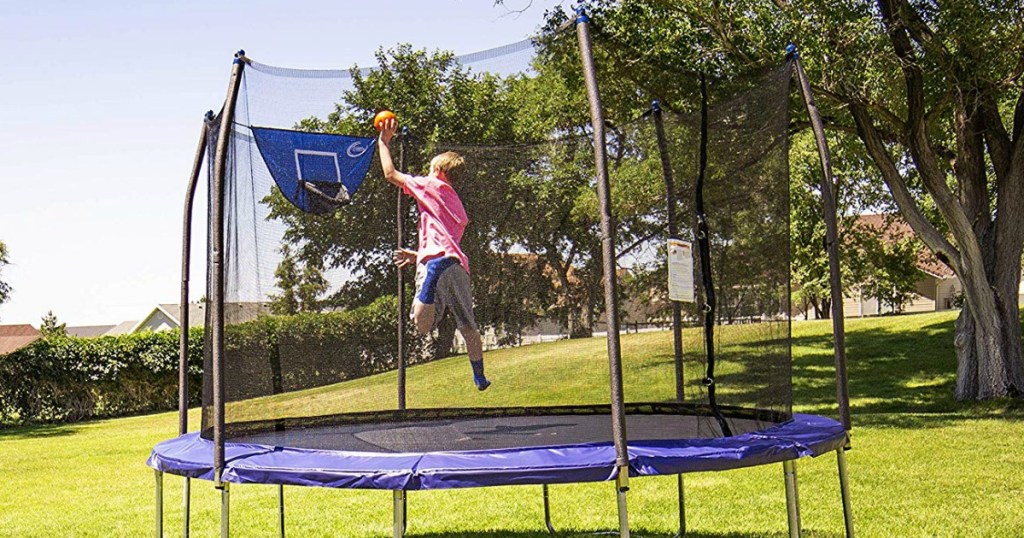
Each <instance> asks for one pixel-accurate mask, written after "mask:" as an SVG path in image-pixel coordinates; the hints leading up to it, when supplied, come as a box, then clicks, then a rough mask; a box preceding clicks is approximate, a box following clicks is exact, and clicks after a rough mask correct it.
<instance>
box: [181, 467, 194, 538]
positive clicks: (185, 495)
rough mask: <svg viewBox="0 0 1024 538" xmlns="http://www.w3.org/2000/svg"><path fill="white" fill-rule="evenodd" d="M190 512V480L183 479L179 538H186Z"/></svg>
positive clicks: (187, 478)
mask: <svg viewBox="0 0 1024 538" xmlns="http://www.w3.org/2000/svg"><path fill="white" fill-rule="evenodd" d="M191 511H192V479H191V478H189V477H187V476H186V477H185V483H184V485H183V486H182V489H181V537H182V538H188V534H189V529H188V528H189V520H190V519H191V515H190V514H191Z"/></svg>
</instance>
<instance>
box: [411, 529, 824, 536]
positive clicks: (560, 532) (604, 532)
mask: <svg viewBox="0 0 1024 538" xmlns="http://www.w3.org/2000/svg"><path fill="white" fill-rule="evenodd" d="M555 530H556V531H557V534H556V535H555V536H559V537H565V538H584V537H590V538H592V537H594V536H618V534H619V533H618V531H617V530H616V531H612V529H589V530H565V529H561V528H557V527H556V529H555ZM803 532H804V534H805V535H807V536H817V537H820V538H833V537H839V536H842V534H841V533H838V532H826V531H821V530H814V529H807V528H804V529H803ZM630 535H631V536H633V537H634V538H666V537H670V536H675V533H674V532H670V533H666V532H660V531H651V530H648V529H644V528H643V527H639V528H630ZM407 536H409V537H410V538H477V537H480V536H487V537H491V538H551V536H552V535H551V534H548V532H547V531H536V532H522V531H519V532H516V531H472V532H458V531H453V532H430V533H425V534H419V533H417V532H415V530H412V529H410V531H409V534H407ZM686 536H687V538H785V537H787V536H789V533H788V532H784V531H775V532H758V533H752V532H724V533H716V532H693V531H687V533H686Z"/></svg>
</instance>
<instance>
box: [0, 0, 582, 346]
mask: <svg viewBox="0 0 1024 538" xmlns="http://www.w3.org/2000/svg"><path fill="white" fill-rule="evenodd" d="M554 7H561V8H563V9H565V10H569V9H570V7H571V4H570V3H569V2H568V1H560V0H533V1H532V2H531V1H530V0H506V2H505V6H494V5H493V2H491V1H490V0H475V1H470V0H461V1H459V0H431V1H429V2H428V1H425V0H415V1H414V0H405V1H398V0H375V1H373V2H347V1H337V0H334V1H328V0H322V1H298V0H292V1H264V0H249V1H247V2H230V1H225V0H186V1H175V2H167V1H150V0H122V1H120V2H114V1H108V0H94V1H90V2H81V1H68V0H60V1H40V2H0V69H2V71H0V241H3V242H4V243H6V245H7V247H8V251H9V258H10V262H11V265H8V266H5V267H3V268H0V279H2V280H3V281H5V282H7V283H8V284H10V285H11V286H12V287H13V289H14V291H13V294H12V296H11V299H10V300H9V301H8V302H7V303H4V304H3V305H0V323H2V324H12V323H30V324H32V325H34V326H37V327H38V325H39V322H40V318H41V317H42V316H43V315H45V314H46V313H47V312H48V311H51V310H52V311H53V313H54V314H55V315H56V316H57V318H58V319H59V320H60V321H61V322H64V323H67V324H68V325H69V326H76V325H113V324H116V323H120V322H122V321H127V320H139V319H141V318H143V317H144V316H146V315H147V314H149V312H150V311H151V310H152V309H153V308H154V307H155V306H156V305H157V304H158V303H177V302H178V299H179V294H180V291H179V290H180V280H181V219H182V210H183V207H184V198H185V189H186V186H187V182H188V175H189V172H190V170H191V166H192V160H193V158H194V155H195V150H196V145H197V143H198V137H199V132H200V128H201V120H202V116H203V114H204V113H205V112H206V111H207V110H211V109H212V110H215V111H216V110H218V109H219V108H220V106H221V104H222V103H223V100H224V96H225V93H226V90H227V82H228V77H229V74H230V67H231V60H232V55H233V53H234V52H235V51H236V50H238V49H244V50H245V51H246V54H247V56H249V57H250V58H253V59H255V60H256V61H259V62H261V63H264V64H270V65H279V66H287V67H297V68H320V69H345V68H348V67H350V66H352V65H353V64H359V65H361V66H362V65H373V63H374V62H373V53H374V51H375V50H377V49H378V48H379V47H381V46H383V47H391V46H393V45H395V44H398V43H411V44H413V45H414V46H415V47H417V48H426V49H444V50H451V51H454V52H456V53H458V54H463V53H469V52H475V51H478V50H484V49H489V48H492V47H496V46H500V45H503V44H506V43H510V42H514V41H518V40H520V39H523V38H526V37H528V36H530V35H532V34H533V33H534V32H535V31H536V30H537V29H538V28H539V26H540V25H541V23H542V20H543V15H544V12H545V10H547V9H550V8H554ZM522 8H527V9H525V11H524V12H522V13H516V12H515V11H516V10H519V9H522ZM198 196H200V197H205V192H204V191H201V192H199V193H198ZM203 199H205V198H197V200H203ZM204 205H205V204H204V203H203V202H197V207H198V208H202V207H203V206H204ZM197 217H199V218H197V222H196V224H195V226H194V236H196V237H198V238H200V240H199V244H197V245H196V246H195V247H194V249H193V258H194V259H195V260H196V263H194V264H193V270H192V273H193V277H192V286H191V287H192V290H193V294H192V297H193V299H196V298H198V297H199V296H201V295H202V291H203V289H204V287H205V284H204V279H203V278H204V277H203V274H204V273H203V264H204V261H205V256H203V248H204V245H203V243H204V242H205V241H204V240H203V239H204V238H205V234H204V233H203V231H202V226H203V225H204V224H202V223H203V222H204V220H203V219H204V217H201V216H198V215H197Z"/></svg>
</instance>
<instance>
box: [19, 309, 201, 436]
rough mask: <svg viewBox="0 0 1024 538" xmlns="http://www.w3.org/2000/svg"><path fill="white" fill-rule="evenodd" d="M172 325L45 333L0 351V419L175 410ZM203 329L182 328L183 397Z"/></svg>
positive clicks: (197, 367) (197, 363)
mask: <svg viewBox="0 0 1024 538" xmlns="http://www.w3.org/2000/svg"><path fill="white" fill-rule="evenodd" d="M178 338H179V332H178V331H177V330H173V331H164V332H158V333H153V332H147V333H140V334H129V335H123V336H102V337H99V338H75V337H68V336H56V337H47V338H43V339H40V340H36V341H35V342H33V343H32V344H30V345H28V346H26V347H24V348H21V349H19V350H17V351H15V352H14V353H11V354H9V355H6V356H4V357H0V423H4V424H10V423H21V422H65V421H76V420H82V419H86V418H98V417H112V416H120V415H127V414H132V413H143V412H149V411H161V410H167V409H174V408H176V407H177V402H178V345H179V344H178ZM202 342H203V330H202V329H201V328H194V329H191V330H190V331H189V343H190V344H189V376H190V380H191V381H190V386H191V388H192V390H191V391H190V392H191V395H190V401H192V402H198V400H199V398H198V395H199V390H200V389H201V386H202V385H201V381H202V364H203V347H202V345H203V344H202Z"/></svg>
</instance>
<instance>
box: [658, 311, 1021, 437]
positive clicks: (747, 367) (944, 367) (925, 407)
mask: <svg viewBox="0 0 1024 538" xmlns="http://www.w3.org/2000/svg"><path fill="white" fill-rule="evenodd" d="M918 320H920V318H915V316H913V315H904V316H892V317H887V318H886V319H884V320H879V319H874V320H867V321H866V322H859V321H858V322H854V323H851V324H850V325H852V327H851V326H850V325H848V326H847V333H846V351H847V376H848V382H849V391H850V398H851V402H850V407H851V409H850V410H851V413H852V415H853V422H854V427H856V426H858V425H864V426H867V425H870V426H880V427H899V428H937V427H942V426H945V425H948V424H951V423H955V422H960V421H963V420H965V419H977V418H1003V419H1024V400H995V401H989V402H958V401H956V400H955V399H954V398H953V392H954V388H955V384H956V367H957V364H956V354H955V351H954V349H953V334H954V320H953V318H947V319H942V320H938V321H932V322H927V321H926V320H920V321H918ZM772 337H773V333H771V332H770V331H769V332H765V333H764V334H763V335H755V337H754V338H733V341H732V342H727V343H726V342H723V344H721V345H720V348H719V349H718V363H719V364H720V365H721V366H720V367H719V373H718V374H717V375H716V376H715V381H716V386H718V387H719V399H718V401H719V403H721V404H724V405H739V406H744V407H768V408H775V409H784V408H785V406H786V403H787V401H788V394H786V392H785V391H784V390H780V389H784V388H785V387H787V385H788V378H789V373H790V372H789V369H788V368H786V367H785V366H786V364H789V363H790V362H789V358H788V356H786V355H785V347H784V346H783V347H780V344H781V343H784V341H780V340H777V339H773V338H772ZM792 342H793V359H792V362H791V364H792V386H793V394H792V402H793V405H794V410H796V411H798V412H802V413H813V414H819V415H824V416H833V417H835V416H837V415H838V411H837V405H836V386H835V359H834V355H833V351H832V335H831V333H830V332H819V334H814V335H810V336H802V335H801V336H794V337H793V341H792ZM670 362H671V357H661V356H658V357H657V361H656V364H657V366H659V367H665V365H666V363H670ZM694 381H695V380H693V379H688V385H691V384H692V383H693V382H694ZM688 394H690V393H689V392H688ZM923 415H926V416H923Z"/></svg>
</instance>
